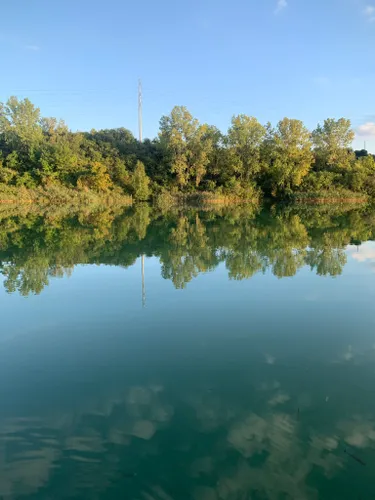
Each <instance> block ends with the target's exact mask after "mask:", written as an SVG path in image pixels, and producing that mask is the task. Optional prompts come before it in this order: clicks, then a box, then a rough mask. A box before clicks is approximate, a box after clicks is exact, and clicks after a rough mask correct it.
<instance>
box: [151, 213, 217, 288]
mask: <svg viewBox="0 0 375 500" xmlns="http://www.w3.org/2000/svg"><path fill="white" fill-rule="evenodd" d="M160 260H161V263H162V276H163V278H165V279H170V280H172V282H173V284H174V285H175V287H176V288H184V287H185V285H186V283H188V282H189V281H191V279H192V278H193V277H195V276H197V275H198V274H199V273H200V272H206V271H208V270H209V269H213V268H214V267H215V266H216V265H217V264H218V259H217V257H216V255H215V249H214V248H213V247H212V246H211V245H209V240H208V236H207V234H206V228H205V226H204V224H203V223H202V222H201V221H200V219H199V216H198V215H196V217H195V220H194V221H193V222H190V221H189V220H188V218H187V217H180V218H179V219H178V221H177V226H176V227H175V228H173V229H172V230H171V232H170V237H169V246H168V248H167V250H166V251H165V252H163V253H162V255H161V257H160Z"/></svg>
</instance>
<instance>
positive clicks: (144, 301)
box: [141, 255, 146, 307]
mask: <svg viewBox="0 0 375 500" xmlns="http://www.w3.org/2000/svg"><path fill="white" fill-rule="evenodd" d="M141 263H142V264H141V268H142V307H145V305H146V287H145V256H144V255H142V259H141Z"/></svg>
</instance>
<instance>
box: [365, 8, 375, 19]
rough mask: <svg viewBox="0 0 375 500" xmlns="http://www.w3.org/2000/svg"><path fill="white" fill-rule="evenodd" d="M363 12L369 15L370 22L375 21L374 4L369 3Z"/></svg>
mask: <svg viewBox="0 0 375 500" xmlns="http://www.w3.org/2000/svg"><path fill="white" fill-rule="evenodd" d="M363 14H364V15H365V16H366V17H367V19H368V20H369V22H370V23H373V22H375V7H374V6H373V5H367V7H366V8H365V10H364V11H363Z"/></svg>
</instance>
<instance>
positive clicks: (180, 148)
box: [159, 106, 212, 188]
mask: <svg viewBox="0 0 375 500" xmlns="http://www.w3.org/2000/svg"><path fill="white" fill-rule="evenodd" d="M207 129H208V127H207V125H200V124H199V122H198V120H197V119H195V118H193V117H192V115H191V114H190V113H189V111H188V110H187V109H186V108H185V107H184V106H176V107H174V108H173V110H172V112H171V114H170V115H169V116H163V117H162V118H161V120H160V134H159V137H160V141H161V144H162V145H163V146H164V148H165V151H166V154H167V157H168V161H169V163H170V168H171V173H172V174H175V175H176V179H177V184H178V186H179V187H180V188H185V187H186V186H187V184H188V183H189V180H190V179H194V183H195V186H196V187H197V186H199V184H200V182H201V180H202V178H203V176H204V174H205V172H206V167H207V165H208V162H209V153H210V151H211V149H212V141H211V139H210V137H209V136H208V135H207V134H206V132H207Z"/></svg>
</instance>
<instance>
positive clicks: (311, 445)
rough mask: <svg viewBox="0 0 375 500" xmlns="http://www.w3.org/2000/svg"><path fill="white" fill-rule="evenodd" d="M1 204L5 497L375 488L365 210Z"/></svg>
mask: <svg viewBox="0 0 375 500" xmlns="http://www.w3.org/2000/svg"><path fill="white" fill-rule="evenodd" d="M1 217H2V218H1V225H0V272H1V273H2V279H1V281H0V288H1V289H0V307H1V309H0V311H1V323H0V324H1V332H0V498H3V499H18V498H25V499H60V498H61V499H65V498H66V499H69V498H77V499H79V498H82V499H130V500H171V499H173V500H180V499H181V500H184V499H193V500H232V499H233V500H247V499H251V500H261V499H272V500H274V499H275V500H285V499H298V500H304V499H340V500H343V499H348V500H349V499H350V500H352V499H355V500H357V499H361V500H365V499H373V498H375V482H374V470H375V397H374V396H375V390H374V387H375V312H374V311H375V309H374V304H375V243H374V242H373V241H372V239H373V238H375V213H371V212H366V211H365V210H362V211H354V210H352V211H351V210H347V211H346V212H345V213H343V212H339V211H336V210H334V209H330V210H329V211H325V210H301V211H297V210H292V209H285V210H274V211H273V213H272V214H271V213H269V212H262V213H258V214H255V213H254V212H253V211H251V210H245V209H236V210H234V211H230V212H225V211H223V212H222V213H220V214H214V213H211V212H207V213H202V212H200V213H198V212H194V211H189V212H186V213H174V214H169V215H164V216H162V215H160V214H155V213H152V212H151V211H150V209H149V208H148V207H139V208H138V209H137V210H135V211H131V212H128V213H125V214H118V215H114V214H112V213H109V212H103V213H99V214H94V215H92V214H80V215H77V216H70V217H65V218H62V217H61V216H58V215H54V214H49V215H48V217H46V218H43V217H41V216H38V215H31V214H29V215H27V214H26V215H25V214H24V215H22V216H20V215H18V216H5V215H3V216H1ZM142 255H144V256H145V257H144V285H145V286H144V291H143V293H142V273H141V260H142V259H141V256H142ZM345 449H346V450H347V452H349V453H351V454H352V455H353V456H354V457H357V458H358V459H359V460H360V461H362V462H363V463H365V465H363V464H362V463H360V462H359V461H357V460H355V458H353V457H352V456H350V455H349V454H348V453H345Z"/></svg>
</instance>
